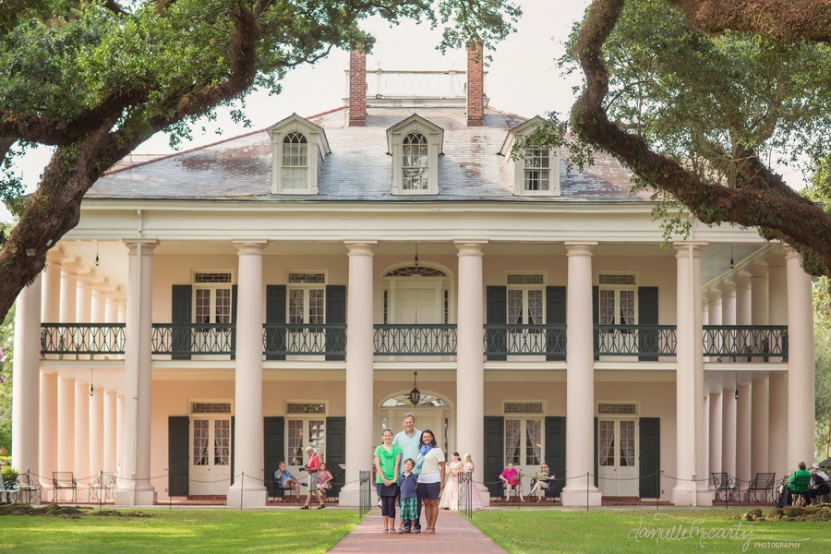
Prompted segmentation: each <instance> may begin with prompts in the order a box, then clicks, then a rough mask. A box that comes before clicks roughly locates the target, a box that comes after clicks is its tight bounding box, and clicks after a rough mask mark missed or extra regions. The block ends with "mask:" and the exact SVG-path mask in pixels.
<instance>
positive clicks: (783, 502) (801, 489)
mask: <svg viewBox="0 0 831 554" xmlns="http://www.w3.org/2000/svg"><path fill="white" fill-rule="evenodd" d="M810 478H811V474H810V473H808V471H807V470H806V469H805V462H799V469H798V470H796V471H794V472H793V473H791V477H790V479H789V480H788V482H787V483H786V484H785V485H784V486H782V487H780V491H779V500H777V501H776V505H777V506H778V507H780V508H784V507H785V506H788V505H790V503H791V496H792V495H794V494H805V493H806V492H808V483H809V480H810ZM801 483H805V485H804V486H803V485H802V484H801Z"/></svg>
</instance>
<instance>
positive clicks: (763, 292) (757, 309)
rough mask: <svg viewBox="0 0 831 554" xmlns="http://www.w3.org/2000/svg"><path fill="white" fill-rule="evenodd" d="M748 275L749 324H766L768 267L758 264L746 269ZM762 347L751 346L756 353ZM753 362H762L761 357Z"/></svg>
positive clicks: (757, 345) (754, 358)
mask: <svg viewBox="0 0 831 554" xmlns="http://www.w3.org/2000/svg"><path fill="white" fill-rule="evenodd" d="M747 271H748V272H749V273H750V303H751V307H750V324H751V325H767V324H768V266H767V264H765V263H759V264H755V265H752V266H750V267H748V268H747ZM763 348H764V346H763V345H762V344H761V343H759V344H756V345H754V346H753V349H754V350H755V351H756V352H759V351H761V350H762V349H763ZM753 361H754V362H764V361H765V359H764V357H762V356H754V357H753Z"/></svg>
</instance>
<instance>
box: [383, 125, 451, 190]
mask: <svg viewBox="0 0 831 554" xmlns="http://www.w3.org/2000/svg"><path fill="white" fill-rule="evenodd" d="M443 140H444V130H443V129H442V128H441V127H439V126H438V125H436V124H434V123H431V122H429V121H427V120H426V119H424V118H423V117H421V116H420V115H418V114H413V115H411V116H410V117H408V118H407V119H405V120H404V121H401V122H399V123H397V124H396V125H393V126H392V127H390V128H389V129H387V149H388V150H387V151H388V152H389V153H390V154H391V155H392V168H393V169H392V193H393V194H402V195H403V194H406V195H411V194H412V195H418V194H438V193H439V154H440V153H441V151H442V145H443V144H444V143H443Z"/></svg>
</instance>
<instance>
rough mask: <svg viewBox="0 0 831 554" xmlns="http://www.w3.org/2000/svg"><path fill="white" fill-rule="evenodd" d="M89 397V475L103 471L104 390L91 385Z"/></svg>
mask: <svg viewBox="0 0 831 554" xmlns="http://www.w3.org/2000/svg"><path fill="white" fill-rule="evenodd" d="M93 387H94V388H93V391H92V396H90V397H89V474H90V475H95V474H97V473H98V472H99V471H104V389H102V388H101V387H96V386H94V385H93Z"/></svg>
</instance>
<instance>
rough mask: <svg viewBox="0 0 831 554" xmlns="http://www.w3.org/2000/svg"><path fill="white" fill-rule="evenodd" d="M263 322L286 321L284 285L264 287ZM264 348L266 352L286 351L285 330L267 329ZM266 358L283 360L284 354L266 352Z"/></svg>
mask: <svg viewBox="0 0 831 554" xmlns="http://www.w3.org/2000/svg"><path fill="white" fill-rule="evenodd" d="M265 322H266V323H285V322H286V285H267V286H266V287H265ZM265 343H266V350H267V351H268V352H285V351H286V330H285V329H268V331H267V332H266V341H265ZM265 359H266V360H285V359H286V355H285V354H266V356H265Z"/></svg>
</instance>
